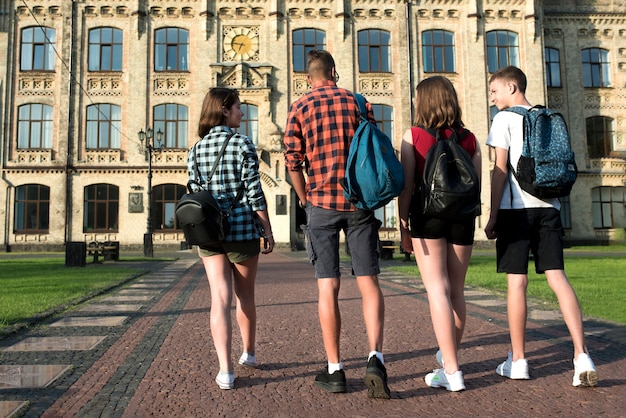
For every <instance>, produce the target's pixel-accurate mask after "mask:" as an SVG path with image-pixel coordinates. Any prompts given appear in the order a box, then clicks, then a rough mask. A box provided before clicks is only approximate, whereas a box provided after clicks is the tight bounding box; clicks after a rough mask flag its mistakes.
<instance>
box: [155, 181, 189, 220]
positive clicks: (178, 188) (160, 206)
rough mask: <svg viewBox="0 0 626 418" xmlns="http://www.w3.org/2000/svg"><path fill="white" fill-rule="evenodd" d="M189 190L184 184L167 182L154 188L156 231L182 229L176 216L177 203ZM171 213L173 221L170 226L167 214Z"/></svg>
mask: <svg viewBox="0 0 626 418" xmlns="http://www.w3.org/2000/svg"><path fill="white" fill-rule="evenodd" d="M186 192H187V188H186V186H185V185H182V184H175V183H165V184H159V185H157V186H154V187H153V188H152V229H153V230H154V231H180V230H181V228H180V227H179V225H178V221H177V220H176V216H175V209H176V204H177V203H178V201H179V200H180V198H181V197H182V196H183V195H184V194H185V193H186ZM168 213H169V214H171V215H172V216H171V219H172V220H173V223H172V224H171V226H168V223H167V219H166V217H167V215H168Z"/></svg>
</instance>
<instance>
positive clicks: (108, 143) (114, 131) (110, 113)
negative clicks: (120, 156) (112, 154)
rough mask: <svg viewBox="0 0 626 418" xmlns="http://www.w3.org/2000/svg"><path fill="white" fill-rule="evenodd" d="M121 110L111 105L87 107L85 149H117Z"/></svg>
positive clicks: (103, 104) (118, 146)
mask: <svg viewBox="0 0 626 418" xmlns="http://www.w3.org/2000/svg"><path fill="white" fill-rule="evenodd" d="M121 125H122V109H121V108H120V107H119V106H116V105H113V104H107V103H102V104H96V105H91V106H87V149H119V148H120V136H121V135H120V133H121Z"/></svg>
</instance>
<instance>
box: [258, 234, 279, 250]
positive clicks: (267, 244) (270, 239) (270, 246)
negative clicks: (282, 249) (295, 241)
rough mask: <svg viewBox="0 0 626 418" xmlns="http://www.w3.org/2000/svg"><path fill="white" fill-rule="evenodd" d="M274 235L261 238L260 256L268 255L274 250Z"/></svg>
mask: <svg viewBox="0 0 626 418" xmlns="http://www.w3.org/2000/svg"><path fill="white" fill-rule="evenodd" d="M275 244H276V243H275V242H274V235H272V234H270V235H267V236H264V237H263V246H264V249H263V250H262V251H261V253H262V254H269V253H271V252H272V251H273V250H274V245H275Z"/></svg>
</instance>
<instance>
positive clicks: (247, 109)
mask: <svg viewBox="0 0 626 418" xmlns="http://www.w3.org/2000/svg"><path fill="white" fill-rule="evenodd" d="M241 111H242V112H243V117H242V118H241V125H239V128H237V132H238V133H240V134H244V135H246V136H247V137H248V138H250V139H251V140H252V142H253V143H254V145H258V144H259V108H258V107H256V106H255V105H252V104H249V103H242V104H241Z"/></svg>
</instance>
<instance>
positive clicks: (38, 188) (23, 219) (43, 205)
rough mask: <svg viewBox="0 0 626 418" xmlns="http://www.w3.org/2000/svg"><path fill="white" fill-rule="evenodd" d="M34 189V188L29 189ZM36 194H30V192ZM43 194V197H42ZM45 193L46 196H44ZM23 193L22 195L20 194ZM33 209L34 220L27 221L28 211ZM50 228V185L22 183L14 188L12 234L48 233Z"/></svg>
mask: <svg viewBox="0 0 626 418" xmlns="http://www.w3.org/2000/svg"><path fill="white" fill-rule="evenodd" d="M31 189H35V190H31ZM33 192H34V193H35V194H36V196H34V198H33V196H31V193H33ZM42 194H43V197H42ZM46 194H47V197H46ZM20 195H23V196H20ZM32 208H34V209H35V222H34V225H35V227H33V226H32V225H33V222H32V221H31V222H29V218H30V217H29V216H28V212H29V210H30V209H32ZM49 230H50V187H48V186H46V185H43V184H23V185H21V186H17V187H16V188H15V203H14V213H13V233H14V234H48V233H49Z"/></svg>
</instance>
